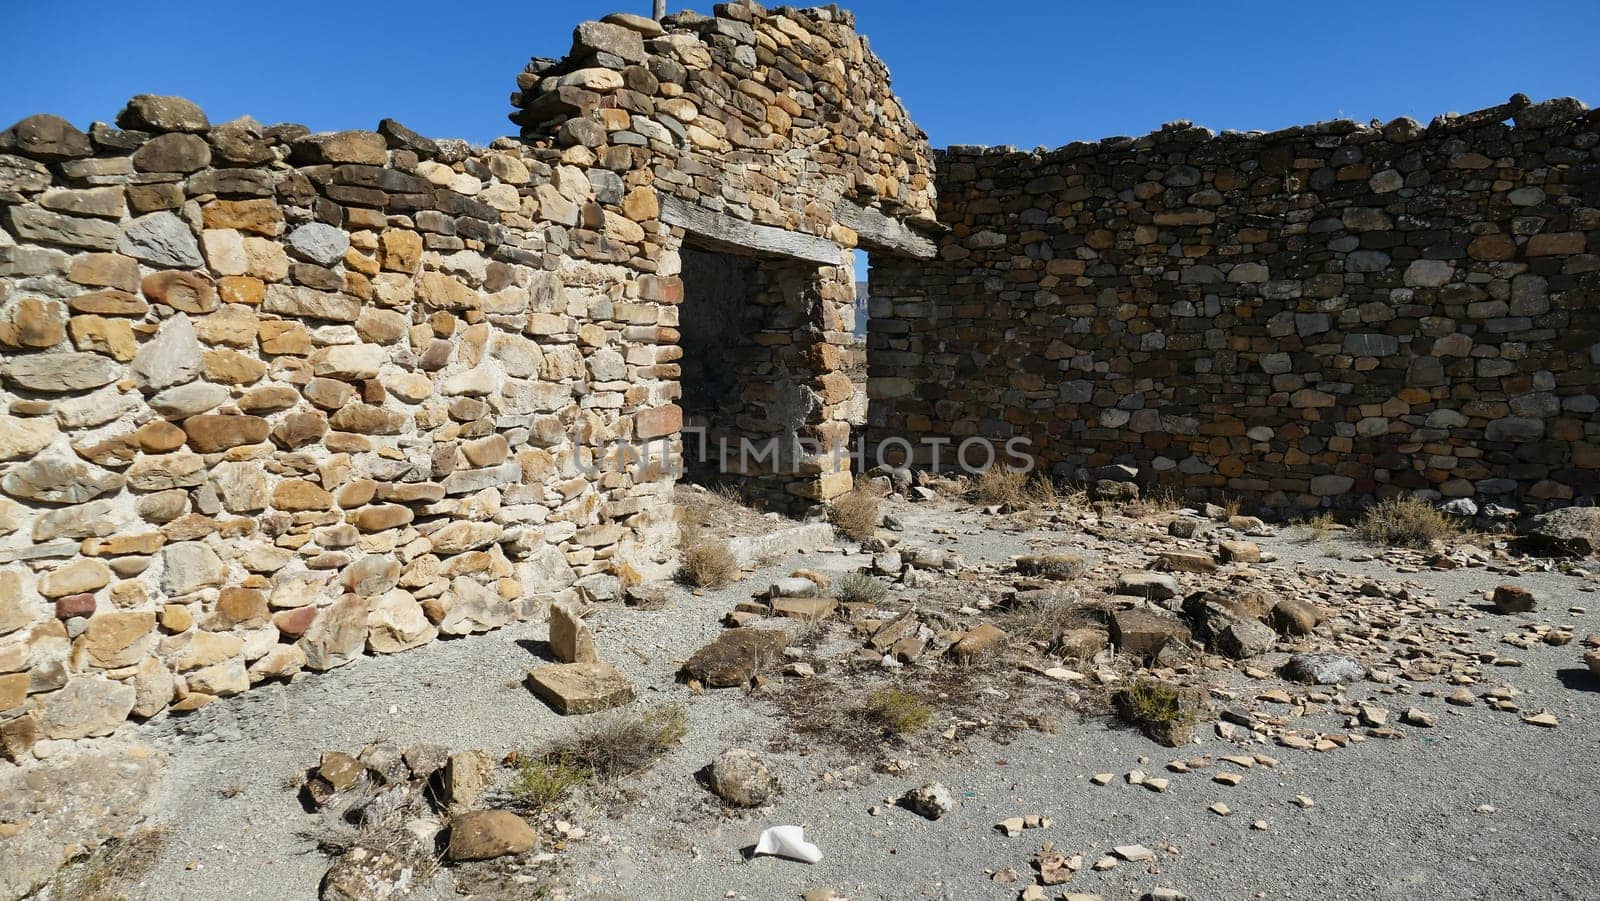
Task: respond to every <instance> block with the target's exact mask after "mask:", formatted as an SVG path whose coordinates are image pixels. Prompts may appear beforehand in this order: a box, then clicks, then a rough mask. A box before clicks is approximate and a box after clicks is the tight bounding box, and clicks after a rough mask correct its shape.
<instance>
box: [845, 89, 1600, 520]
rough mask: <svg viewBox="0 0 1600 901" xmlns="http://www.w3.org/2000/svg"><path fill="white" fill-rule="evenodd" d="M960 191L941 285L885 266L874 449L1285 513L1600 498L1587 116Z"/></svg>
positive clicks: (1031, 172)
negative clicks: (1417, 495)
mask: <svg viewBox="0 0 1600 901" xmlns="http://www.w3.org/2000/svg"><path fill="white" fill-rule="evenodd" d="M937 188H938V194H939V213H938V219H939V221H940V222H941V223H943V224H944V225H946V226H949V227H950V229H951V231H950V233H949V234H948V235H947V236H945V237H944V239H943V240H942V243H941V245H940V248H939V259H938V261H937V262H936V263H932V264H926V265H923V264H908V263H905V262H903V261H898V260H894V259H884V260H879V259H877V258H876V257H875V258H874V260H873V268H872V271H871V279H872V284H871V296H872V301H871V316H872V318H871V324H870V329H869V346H870V353H869V357H870V366H871V381H870V391H871V397H872V410H871V413H870V432H871V434H870V437H871V438H872V439H873V440H874V441H877V440H882V439H883V438H885V437H889V436H896V435H898V436H904V437H909V438H911V439H912V440H913V441H914V440H916V439H917V438H919V437H928V436H934V437H944V438H950V439H953V440H954V442H956V443H959V442H960V441H962V440H963V439H964V438H966V437H969V436H985V437H988V438H991V439H1002V438H1007V437H1011V436H1025V437H1026V438H1028V439H1030V440H1031V442H1032V451H1033V453H1035V454H1036V455H1037V456H1038V457H1039V458H1040V460H1041V462H1042V463H1044V464H1046V465H1048V466H1050V467H1051V468H1052V469H1053V470H1054V472H1056V473H1057V474H1058V475H1064V476H1068V477H1073V476H1081V474H1082V473H1083V471H1084V469H1085V468H1091V469H1092V468H1093V467H1096V466H1101V465H1105V464H1112V463H1118V464H1127V465H1131V466H1135V467H1137V468H1138V470H1139V472H1140V478H1141V479H1143V480H1145V481H1147V482H1150V483H1160V484H1162V485H1166V486H1170V487H1174V488H1178V489H1182V491H1183V492H1184V493H1187V494H1189V495H1191V496H1194V497H1209V498H1212V499H1217V498H1220V497H1223V496H1229V497H1232V496H1244V497H1247V498H1250V499H1251V500H1253V501H1257V502H1261V503H1265V504H1268V505H1271V506H1276V507H1282V508H1288V507H1302V508H1314V507H1318V506H1329V505H1335V506H1347V505H1357V504H1361V503H1365V502H1367V501H1368V500H1369V499H1370V498H1371V497H1373V496H1374V495H1381V494H1391V493H1396V492H1402V491H1404V492H1411V491H1429V492H1438V493H1440V494H1442V495H1443V496H1446V497H1451V498H1457V497H1467V498H1475V499H1478V500H1479V501H1483V500H1506V499H1510V500H1514V501H1523V502H1529V503H1534V504H1543V503H1546V502H1555V501H1569V500H1572V499H1574V498H1576V497H1582V496H1586V495H1588V496H1592V495H1594V494H1596V493H1597V489H1600V417H1597V416H1596V415H1595V414H1596V409H1597V405H1600V402H1597V400H1596V393H1597V387H1600V303H1597V294H1600V116H1597V115H1596V114H1594V113H1587V112H1585V111H1584V107H1583V105H1582V104H1580V103H1578V102H1577V101H1574V100H1570V99H1566V100H1557V101H1551V102H1548V103H1543V104H1538V105H1529V104H1528V101H1527V99H1526V98H1523V97H1521V96H1518V97H1515V98H1513V99H1512V101H1511V102H1510V103H1508V104H1506V105H1504V106H1501V107H1496V108H1494V109H1488V110H1483V111H1480V112H1476V113H1471V114H1467V115H1462V116H1448V117H1440V118H1439V119H1436V120H1435V121H1434V122H1433V123H1432V124H1430V125H1428V126H1426V127H1424V126H1421V125H1419V124H1418V123H1416V122H1414V121H1412V120H1409V119H1400V120H1396V121H1394V122H1390V123H1388V124H1387V125H1382V126H1380V125H1378V124H1376V123H1374V124H1373V125H1370V126H1365V125H1358V124H1356V123H1354V122H1330V123H1323V124H1320V125H1314V126H1308V127H1304V128H1292V129H1288V130H1285V131H1281V132H1274V133H1271V134H1261V133H1250V134H1239V133H1226V134H1222V135H1213V134H1212V133H1211V132H1209V131H1207V130H1205V129H1202V128H1197V127H1193V126H1191V125H1189V124H1188V123H1176V124H1173V125H1169V126H1167V127H1165V128H1163V129H1161V130H1160V131H1157V132H1155V133H1153V134H1150V135H1147V136H1145V137H1142V138H1137V139H1134V138H1111V139H1108V140H1105V141H1101V142H1098V143H1093V144H1072V145H1068V146H1066V147H1062V148H1060V149H1058V150H1054V151H1050V152H1032V153H1028V152H1019V151H1017V150H1014V149H1011V148H992V149H985V148H972V147H953V148H951V149H950V150H949V151H947V152H944V153H943V154H942V155H941V156H940V157H939V178H938V184H937ZM974 456H978V455H977V454H976V452H974ZM947 459H948V457H947ZM980 459H981V457H980Z"/></svg>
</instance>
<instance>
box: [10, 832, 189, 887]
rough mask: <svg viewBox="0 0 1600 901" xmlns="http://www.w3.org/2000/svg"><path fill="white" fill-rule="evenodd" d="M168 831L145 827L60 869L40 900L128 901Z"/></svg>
mask: <svg viewBox="0 0 1600 901" xmlns="http://www.w3.org/2000/svg"><path fill="white" fill-rule="evenodd" d="M170 837H171V830H170V829H168V828H167V827H165V826H146V827H144V828H141V829H138V830H135V831H133V832H130V833H129V834H128V835H126V836H124V837H123V838H114V839H111V840H110V841H108V842H106V843H105V844H104V845H101V846H100V847H99V848H97V849H95V850H94V851H93V852H91V853H90V854H88V855H86V856H84V857H82V858H80V859H78V860H76V861H74V862H72V863H70V864H68V865H67V866H65V867H63V868H62V869H61V870H60V872H58V873H56V876H55V878H54V879H53V880H51V882H50V884H49V886H48V887H46V888H45V889H42V890H41V891H40V897H53V898H61V899H70V901H127V899H128V898H129V897H131V896H130V895H128V894H126V893H125V892H127V891H128V890H130V889H131V888H132V887H133V886H134V885H136V884H137V883H138V882H139V880H141V879H143V878H144V877H145V875H146V874H148V873H149V872H150V871H151V870H153V869H154V868H155V865H156V862H157V861H159V860H160V859H161V855H162V852H163V851H164V850H165V848H166V844H167V840H168V839H169V838H170Z"/></svg>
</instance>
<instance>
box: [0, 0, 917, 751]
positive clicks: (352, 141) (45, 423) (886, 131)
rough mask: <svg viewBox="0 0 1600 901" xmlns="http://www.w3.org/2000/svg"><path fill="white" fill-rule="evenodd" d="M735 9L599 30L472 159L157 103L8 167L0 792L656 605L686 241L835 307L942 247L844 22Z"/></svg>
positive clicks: (900, 120) (530, 77)
mask: <svg viewBox="0 0 1600 901" xmlns="http://www.w3.org/2000/svg"><path fill="white" fill-rule="evenodd" d="M718 11H719V15H718V16H716V17H688V16H680V17H679V18H678V19H677V20H676V21H675V22H669V23H668V24H667V30H664V29H663V28H662V26H660V25H658V24H657V23H655V22H652V21H650V20H647V19H640V18H638V17H634V16H626V15H619V16H613V17H610V18H609V19H608V20H607V21H606V22H602V23H585V24H584V25H582V26H580V27H579V28H578V30H577V32H576V35H575V42H574V50H573V55H572V57H571V58H570V59H569V60H567V61H566V62H562V63H557V64H554V65H549V66H546V65H544V64H540V66H542V67H543V71H544V72H545V74H543V75H539V74H535V73H531V72H530V73H526V74H525V75H524V78H523V79H522V81H523V82H524V84H523V85H522V88H523V90H521V91H519V95H518V98H517V100H518V103H519V106H520V109H519V110H518V111H517V113H516V114H515V117H516V119H517V120H518V121H519V122H520V123H521V124H522V125H523V127H524V132H523V136H522V137H521V138H520V139H511V138H503V139H500V140H498V141H496V142H494V143H493V144H492V145H491V146H490V147H489V148H475V147H469V146H467V145H466V144H465V143H463V142H460V141H433V140H429V139H427V138H424V137H422V136H419V135H417V134H415V133H413V132H411V131H409V130H408V129H406V128H405V127H404V126H401V125H399V124H398V123H396V122H394V121H392V120H385V121H384V122H383V123H382V124H380V126H379V128H378V130H377V131H370V132H369V131H346V132H337V133H326V134H311V133H309V132H308V131H307V129H305V128H304V127H301V126H295V125H274V126H262V125H261V124H259V123H257V122H255V121H253V120H250V119H240V120H236V121H233V122H228V123H224V124H220V125H213V124H212V123H211V122H210V121H209V120H208V119H207V117H206V116H205V114H204V112H203V111H201V110H200V109H199V108H197V107H196V106H195V105H194V104H192V103H189V102H187V101H184V100H182V99H180V98H169V97H154V96H140V97H136V98H134V100H133V101H131V102H130V103H129V104H128V106H127V108H126V109H124V110H123V111H122V112H121V114H120V115H119V116H118V117H117V120H116V125H115V126H113V125H108V124H104V123H96V124H94V125H93V126H92V127H91V128H90V129H89V130H88V131H87V132H84V131H80V130H79V129H78V128H76V127H74V126H73V125H72V124H70V123H68V122H66V121H64V120H62V119H59V118H57V117H53V116H49V115H39V116H33V117H30V118H28V119H26V120H24V121H22V122H19V123H17V124H16V125H15V126H14V127H12V128H10V129H8V130H6V131H5V132H3V133H0V403H3V413H0V756H4V757H6V758H10V759H13V760H28V759H31V757H32V756H35V755H43V754H45V753H49V752H51V751H53V750H54V749H55V747H56V743H59V742H63V741H70V740H75V739H80V738H85V737H92V736H101V735H105V734H108V733H110V732H112V731H113V730H115V729H116V728H117V727H118V726H119V724H121V723H122V722H123V721H124V720H125V719H126V718H128V717H130V716H132V717H140V718H142V717H150V716H154V715H156V714H158V713H161V712H162V711H165V710H169V709H171V710H179V711H182V710H193V709H196V708H198V707H201V706H203V705H205V704H207V703H210V702H211V701H213V700H214V699H216V698H218V697H224V696H228V695H233V694H236V693H239V692H242V691H245V690H247V689H248V688H250V687H251V686H252V685H255V684H258V683H260V682H263V681H266V680H271V679H281V678H287V677H291V676H293V675H294V674H296V673H297V672H299V671H301V670H302V669H310V670H322V669H327V668H330V667H335V666H339V665H342V664H344V663H348V662H350V661H351V660H353V659H355V658H356V657H358V656H359V655H361V654H363V653H393V652H397V651H402V650H405V649H408V648H411V647H415V646H417V645H419V644H422V643H425V642H428V641H431V640H433V639H435V638H436V637H439V636H450V635H461V634H466V633H469V632H478V631H483V630H487V629H493V628H497V627H499V626H503V625H506V624H508V623H510V622H513V621H515V620H519V619H525V618H528V617H530V616H533V615H537V614H539V613H540V612H541V611H542V610H543V609H544V608H545V606H546V604H548V603H549V602H550V601H552V600H561V599H563V598H568V597H571V596H573V595H575V594H577V593H582V594H583V595H585V596H587V597H589V598H606V597H611V596H614V595H615V594H616V592H617V590H618V589H619V588H620V587H621V586H622V585H623V584H624V583H626V582H628V581H631V580H636V579H639V578H644V577H650V576H655V575H660V574H663V573H665V572H667V571H668V567H670V565H671V562H672V553H673V550H672V547H671V545H672V543H673V538H674V535H673V526H672V521H671V520H672V517H671V496H670V492H671V489H672V481H673V477H674V475H673V472H672V471H671V469H670V468H669V467H668V466H667V465H666V463H665V462H664V461H663V460H662V458H661V456H660V455H659V454H657V455H653V456H652V457H651V458H650V459H651V460H652V461H653V462H650V463H648V464H646V465H639V464H637V463H636V462H635V460H634V457H633V455H632V454H630V453H629V452H627V451H626V450H625V449H623V448H622V447H619V444H628V445H632V446H634V447H637V446H639V445H641V444H644V443H647V442H655V443H659V444H665V445H667V446H669V447H672V448H676V447H677V446H678V443H679V437H678V433H679V429H680V427H681V425H682V410H681V408H680V407H679V406H678V404H677V400H678V398H679V395H680V391H681V388H680V384H679V381H678V378H679V368H678V367H679V360H680V357H681V349H680V348H679V346H678V342H679V337H680V335H679V330H678V325H679V304H680V302H681V301H682V300H683V285H682V281H681V279H680V278H679V270H680V265H681V264H680V257H679V249H680V247H681V246H682V244H683V242H684V241H685V239H686V237H688V236H691V235H693V236H695V239H696V240H708V241H709V240H733V239H745V240H748V241H749V242H750V243H752V244H753V245H755V249H756V250H759V251H761V252H763V253H769V254H778V255H781V256H784V258H785V259H789V260H794V259H806V260H809V261H810V263H809V269H806V270H804V272H803V273H802V274H801V275H800V276H797V277H799V278H802V279H809V280H812V281H816V282H817V283H819V284H822V285H824V287H825V289H826V293H828V296H829V297H830V298H831V299H833V300H835V301H837V302H838V303H839V304H843V305H844V306H848V303H849V299H850V298H849V294H848V293H843V294H840V292H844V291H846V289H845V288H840V287H837V285H839V284H845V285H847V284H849V279H848V270H847V262H843V263H842V261H847V260H848V256H847V254H848V247H850V246H854V244H855V243H856V232H855V231H854V230H853V229H852V228H851V227H849V226H847V225H846V224H844V223H845V222H846V221H850V222H857V223H862V224H863V225H864V227H867V228H869V229H876V230H877V231H880V232H883V231H885V230H887V233H889V234H897V233H898V232H897V231H896V229H897V228H899V227H900V226H898V225H896V223H898V222H900V220H902V219H910V218H914V217H915V216H922V217H925V218H926V217H931V215H932V195H931V173H932V161H931V154H930V153H929V151H928V149H927V145H926V141H925V140H923V138H922V136H921V133H920V132H917V131H915V130H914V129H913V128H912V127H911V126H910V125H909V122H908V121H907V120H906V119H905V117H904V113H903V110H901V109H900V106H899V103H898V101H896V100H895V99H894V97H893V95H892V94H891V93H889V90H888V84H887V81H886V75H885V72H884V70H883V67H882V64H881V63H879V62H878V61H877V60H876V58H874V57H872V56H871V55H870V52H869V51H868V50H867V48H866V45H865V43H864V41H863V40H862V39H860V38H859V37H857V36H855V35H854V33H853V32H852V31H851V29H850V22H849V19H848V17H847V16H845V15H844V14H842V13H839V12H837V11H836V10H830V9H824V10H815V11H792V10H791V11H785V12H772V13H769V12H768V11H766V10H765V9H763V8H761V7H759V6H755V5H749V4H738V5H733V6H729V7H725V8H723V7H719V10H718ZM536 68H539V67H536ZM540 98H554V99H553V100H541V99H540ZM843 198H848V199H849V203H848V205H847V206H846V207H845V212H844V213H843V214H842V216H843V218H836V212H837V210H839V209H840V208H841V207H840V204H841V202H842V199H843ZM673 204H676V206H673ZM896 217H898V218H896ZM735 243H737V241H736V242H735ZM841 265H844V266H846V269H845V274H844V275H843V276H842V277H841V276H840V275H838V272H839V267H840V266H841ZM829 286H832V287H829ZM816 290H822V289H816ZM835 294H840V296H838V297H834V295H835ZM812 312H813V313H815V314H816V316H817V318H816V321H815V322H813V323H810V324H809V325H808V327H807V328H806V329H804V330H802V331H799V332H797V335H798V336H797V337H796V338H795V339H794V340H795V341H796V343H809V344H826V343H827V342H829V341H830V340H832V336H833V334H834V332H833V331H832V330H833V329H834V328H838V329H839V330H840V331H839V332H838V334H840V335H843V333H844V332H845V331H846V330H847V329H846V327H845V326H843V325H838V326H835V325H834V324H832V320H827V319H825V318H824V317H823V316H822V311H821V309H820V308H818V309H816V310H813V311H812ZM801 357H804V358H805V359H808V360H812V361H813V364H812V366H811V368H810V369H809V370H808V371H806V372H803V373H801V374H800V377H799V383H800V384H801V386H802V387H803V388H804V390H806V391H807V392H810V394H811V395H814V396H816V397H819V398H825V397H826V394H827V393H826V390H825V388H826V384H827V378H828V375H829V373H830V371H831V369H830V363H829V360H830V357H829V355H828V354H827V353H826V352H825V351H824V350H821V349H817V348H813V347H809V346H808V347H807V348H806V349H804V350H803V351H802V352H800V353H797V354H796V358H801ZM807 410H808V417H809V419H808V421H807V422H805V423H803V424H801V426H802V427H803V428H805V429H814V430H825V429H827V428H828V422H829V420H830V416H831V413H830V411H829V409H828V408H827V405H826V402H819V403H817V404H814V405H811V406H809V407H808V408H807ZM784 487H785V490H791V491H793V492H794V493H796V494H800V493H809V496H811V497H821V496H823V495H824V488H823V479H822V477H821V474H820V473H816V474H813V475H812V476H811V477H810V478H809V479H806V480H802V481H797V482H796V483H794V484H789V485H785V486H784ZM831 490H835V491H836V490H837V489H836V488H835V489H831ZM41 743H43V744H41ZM30 752H32V753H30Z"/></svg>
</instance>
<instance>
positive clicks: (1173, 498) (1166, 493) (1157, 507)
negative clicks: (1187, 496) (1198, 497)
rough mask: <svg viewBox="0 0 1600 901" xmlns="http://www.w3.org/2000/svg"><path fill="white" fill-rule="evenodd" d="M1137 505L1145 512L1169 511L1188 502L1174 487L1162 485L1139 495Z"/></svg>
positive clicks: (1179, 508)
mask: <svg viewBox="0 0 1600 901" xmlns="http://www.w3.org/2000/svg"><path fill="white" fill-rule="evenodd" d="M1139 506H1140V507H1141V508H1143V509H1144V510H1145V511H1146V512H1147V513H1171V512H1172V511H1174V510H1181V509H1183V508H1184V507H1186V506H1188V504H1187V503H1186V502H1185V501H1184V499H1183V497H1182V496H1181V495H1179V494H1178V492H1177V490H1176V489H1174V488H1172V487H1171V486H1167V485H1162V486H1159V487H1156V488H1153V489H1151V490H1150V491H1149V492H1147V493H1146V494H1144V495H1143V496H1141V497H1140V498H1139Z"/></svg>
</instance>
